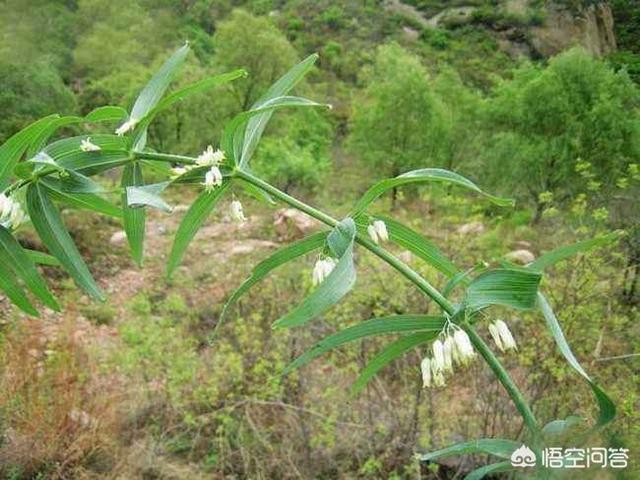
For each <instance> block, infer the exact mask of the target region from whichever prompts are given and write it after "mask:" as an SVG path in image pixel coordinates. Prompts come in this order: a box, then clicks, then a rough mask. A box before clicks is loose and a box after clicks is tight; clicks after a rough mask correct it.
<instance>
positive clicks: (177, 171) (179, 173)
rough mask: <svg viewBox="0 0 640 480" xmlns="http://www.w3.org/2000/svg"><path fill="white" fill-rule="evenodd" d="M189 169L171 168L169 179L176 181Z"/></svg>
mask: <svg viewBox="0 0 640 480" xmlns="http://www.w3.org/2000/svg"><path fill="white" fill-rule="evenodd" d="M188 171H189V169H188V168H187V167H173V168H172V169H171V178H173V179H176V178H178V177H181V176H182V175H184V174H185V173H187V172H188Z"/></svg>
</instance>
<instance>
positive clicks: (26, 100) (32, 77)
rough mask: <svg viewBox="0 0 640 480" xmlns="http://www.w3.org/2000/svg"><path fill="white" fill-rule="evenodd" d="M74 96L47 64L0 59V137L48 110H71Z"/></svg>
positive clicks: (4, 136)
mask: <svg viewBox="0 0 640 480" xmlns="http://www.w3.org/2000/svg"><path fill="white" fill-rule="evenodd" d="M75 110H76V99H75V96H74V94H73V92H72V91H71V90H70V89H69V88H68V87H67V86H66V85H65V84H64V82H63V81H62V79H61V78H60V75H59V74H58V72H57V71H56V70H55V69H54V68H52V67H51V66H49V65H47V64H40V63H32V64H21V63H17V64H16V63H11V62H6V61H0V111H2V112H3V115H2V117H0V139H6V138H7V137H9V136H10V135H12V134H13V133H15V132H16V131H18V130H19V129H20V128H22V127H24V126H25V125H26V124H28V123H30V122H32V121H34V120H36V119H37V118H40V117H43V116H45V115H49V114H52V113H66V114H70V113H74V111H75Z"/></svg>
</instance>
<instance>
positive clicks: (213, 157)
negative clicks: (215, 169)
mask: <svg viewBox="0 0 640 480" xmlns="http://www.w3.org/2000/svg"><path fill="white" fill-rule="evenodd" d="M224 159H225V156H224V152H223V151H222V150H216V151H215V152H214V151H213V147H212V146H211V145H209V146H208V147H207V149H206V150H205V151H204V152H202V153H201V154H200V155H198V158H196V165H198V166H200V167H210V166H218V165H220V164H221V163H222V161H223V160H224Z"/></svg>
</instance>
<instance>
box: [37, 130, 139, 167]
mask: <svg viewBox="0 0 640 480" xmlns="http://www.w3.org/2000/svg"><path fill="white" fill-rule="evenodd" d="M87 138H88V137H87V135H82V136H78V137H70V138H65V139H62V140H58V141H57V142H53V143H52V144H50V145H47V147H46V148H45V149H44V150H43V152H44V153H46V154H47V155H49V156H50V157H51V158H53V159H54V160H55V161H56V163H58V164H59V165H60V166H62V167H64V168H66V169H69V170H74V171H76V172H78V173H82V174H83V175H95V174H97V173H100V172H102V171H105V170H108V169H110V168H114V167H117V166H119V165H123V164H125V163H127V162H128V161H129V152H128V151H127V142H126V139H124V138H121V137H118V136H116V135H102V134H100V135H91V142H92V143H93V144H95V145H98V146H99V147H100V148H101V150H100V151H97V152H83V151H82V150H81V149H80V144H81V142H82V140H85V139H87Z"/></svg>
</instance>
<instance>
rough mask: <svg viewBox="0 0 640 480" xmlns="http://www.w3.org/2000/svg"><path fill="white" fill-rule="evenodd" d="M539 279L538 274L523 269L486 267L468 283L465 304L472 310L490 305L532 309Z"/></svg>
mask: <svg viewBox="0 0 640 480" xmlns="http://www.w3.org/2000/svg"><path fill="white" fill-rule="evenodd" d="M540 279H541V275H540V274H539V273H537V272H531V271H528V270H525V269H515V268H513V269H510V268H498V269H495V270H489V271H487V272H484V273H482V274H480V275H479V276H478V277H476V278H475V279H473V281H472V282H471V283H470V284H469V287H468V288H467V291H466V294H465V301H464V303H465V306H466V307H468V308H471V309H473V310H478V309H481V308H484V307H487V306H489V305H506V306H508V307H513V308H518V309H522V310H526V309H530V308H533V307H534V306H535V304H536V295H537V293H538V286H539V285H540Z"/></svg>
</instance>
